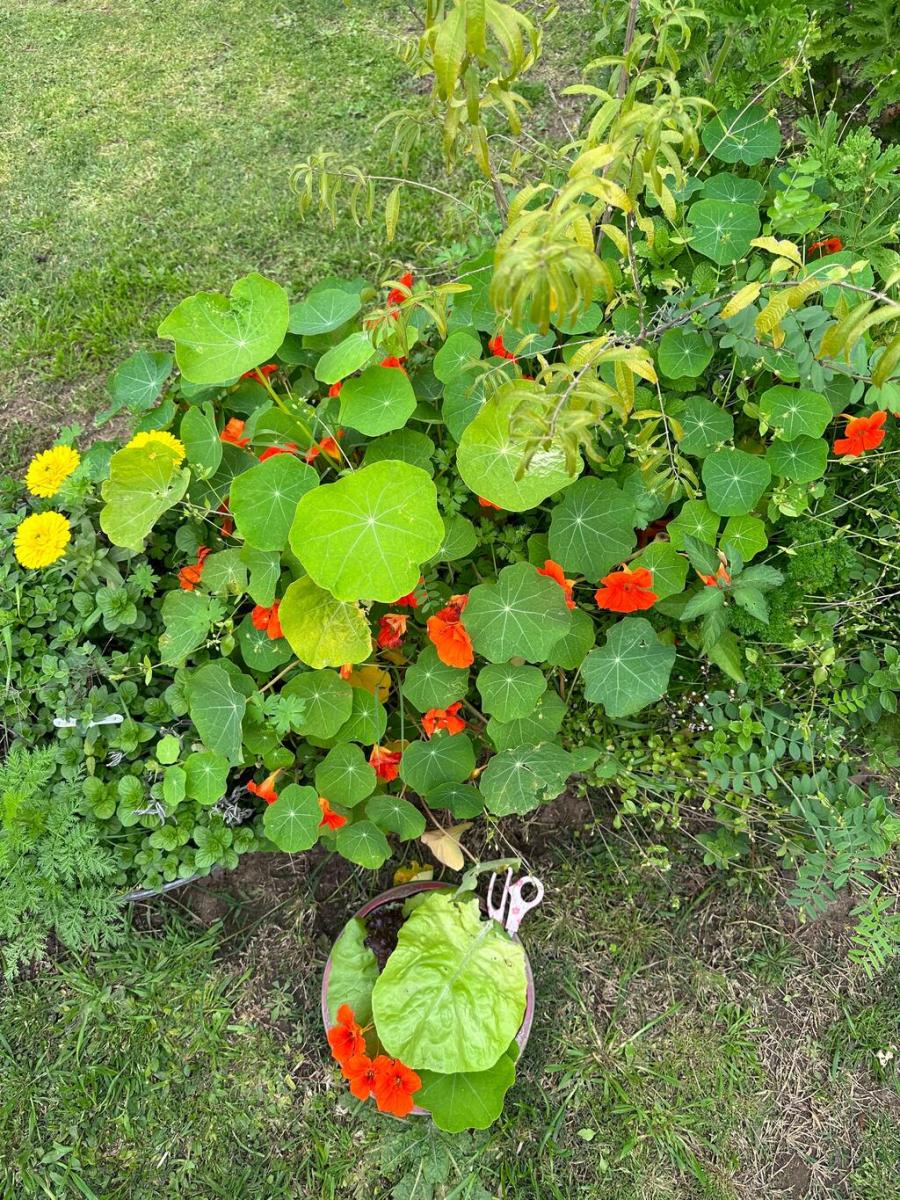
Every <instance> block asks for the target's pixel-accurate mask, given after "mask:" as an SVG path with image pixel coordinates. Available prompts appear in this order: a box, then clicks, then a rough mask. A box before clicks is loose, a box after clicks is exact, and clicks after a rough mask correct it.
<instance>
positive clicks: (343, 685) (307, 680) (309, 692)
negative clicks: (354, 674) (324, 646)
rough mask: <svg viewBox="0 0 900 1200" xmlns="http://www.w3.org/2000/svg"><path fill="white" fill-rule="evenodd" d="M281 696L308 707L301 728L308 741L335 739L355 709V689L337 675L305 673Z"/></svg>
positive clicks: (290, 680)
mask: <svg viewBox="0 0 900 1200" xmlns="http://www.w3.org/2000/svg"><path fill="white" fill-rule="evenodd" d="M279 611H280V610H279ZM281 694H282V695H283V696H296V697H297V698H298V699H300V700H303V701H304V703H305V704H306V708H305V710H304V712H303V721H302V724H301V725H300V726H299V732H300V733H301V734H303V736H304V737H315V738H330V737H334V735H335V734H336V733H337V731H338V730H339V729H340V727H341V726H342V725H343V724H344V722H345V721H346V720H347V718H348V717H349V716H350V711H351V709H352V708H353V689H352V688H351V686H350V684H349V683H348V682H347V680H346V679H341V677H340V675H338V673H337V672H336V671H303V672H302V673H301V674H299V675H294V676H292V677H291V679H289V680H288V682H287V683H286V684H285V685H284V687H283V688H282V689H281Z"/></svg>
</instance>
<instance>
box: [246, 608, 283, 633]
mask: <svg viewBox="0 0 900 1200" xmlns="http://www.w3.org/2000/svg"><path fill="white" fill-rule="evenodd" d="M279 604H280V601H279V600H276V601H275V603H274V604H273V605H272V606H271V607H270V608H266V607H265V606H264V605H262V604H257V606H256V608H254V610H253V612H252V613H251V614H250V620H251V621H252V622H253V628H254V629H264V630H265V631H266V634H267V636H268V637H270V638H271V639H272V640H273V641H274V640H275V639H276V638H280V637H284V633H283V632H282V629H281V621H280V620H279V617H278V605H279Z"/></svg>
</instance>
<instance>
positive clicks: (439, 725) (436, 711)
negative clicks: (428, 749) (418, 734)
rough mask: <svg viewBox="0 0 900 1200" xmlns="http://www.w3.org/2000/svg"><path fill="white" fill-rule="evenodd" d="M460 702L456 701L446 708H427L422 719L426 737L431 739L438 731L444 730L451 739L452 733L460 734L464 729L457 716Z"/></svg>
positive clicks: (460, 719)
mask: <svg viewBox="0 0 900 1200" xmlns="http://www.w3.org/2000/svg"><path fill="white" fill-rule="evenodd" d="M461 708H462V701H461V700H457V702H456V703H455V704H451V705H450V706H449V707H448V708H429V710H428V712H427V713H425V715H424V716H423V717H422V728H423V729H424V731H425V736H426V737H429V738H430V737H431V735H432V734H433V733H436V732H437V730H438V729H445V730H446V731H447V733H449V734H450V736H451V737H452V736H453V734H454V733H462V731H463V730H464V729H465V727H466V723H465V721H464V720H463V719H462V717H460V716H459V715H458V713H459V710H460V709H461Z"/></svg>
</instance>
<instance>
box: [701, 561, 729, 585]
mask: <svg viewBox="0 0 900 1200" xmlns="http://www.w3.org/2000/svg"><path fill="white" fill-rule="evenodd" d="M697 574H698V575H700V578H701V579H702V580H703V582H704V583H705V584H706V586H707V587H718V586H719V584H720V583H721V584H722V586H723V587H728V585H729V583H731V576H730V575H729V574H728V572H727V571H726V570H725V564H724V563H720V564H719V569H718V571H716V573H715V575H702V574H700V572H699V571H698V572H697Z"/></svg>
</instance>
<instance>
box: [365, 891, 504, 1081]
mask: <svg viewBox="0 0 900 1200" xmlns="http://www.w3.org/2000/svg"><path fill="white" fill-rule="evenodd" d="M526 990H527V987H526V978H525V951H524V950H523V949H522V946H521V944H520V943H519V942H515V941H513V940H512V938H510V937H509V935H508V934H507V933H506V932H505V930H503V929H502V928H501V927H500V925H499V924H498V923H497V922H496V921H488V922H484V921H482V919H481V915H480V913H479V911H478V904H477V902H473V901H472V900H463V901H457V902H454V901H452V900H451V899H450V896H449V895H448V894H447V893H446V892H431V893H430V894H429V896H428V898H427V899H426V900H424V901H423V902H422V903H421V904H420V905H419V906H418V907H417V908H416V909H415V910H414V911H413V912H412V914H411V915H410V917H409V918H408V919H407V921H406V922H405V923H404V924H403V925H402V927H401V929H400V934H399V937H398V939H397V946H396V949H395V950H394V951H393V953H392V954H391V956H390V958H389V959H388V961H387V965H386V966H385V968H384V970H383V971H382V972H381V974H380V975H379V977H378V979H377V980H376V982H375V987H374V989H373V991H372V1013H373V1016H374V1018H375V1025H376V1028H377V1029H378V1037H379V1039H380V1041H381V1044H382V1046H383V1047H384V1050H385V1053H386V1054H389V1055H391V1056H392V1057H394V1058H399V1059H400V1061H401V1062H403V1063H406V1065H407V1066H409V1067H411V1068H412V1069H413V1070H414V1071H422V1070H426V1071H435V1072H437V1073H439V1074H453V1073H455V1072H457V1071H487V1070H488V1069H489V1068H490V1067H492V1066H494V1064H495V1063H496V1062H497V1060H498V1059H499V1058H500V1056H501V1054H504V1053H505V1051H506V1049H507V1047H508V1046H509V1044H510V1042H512V1040H513V1038H514V1037H515V1036H516V1033H517V1032H518V1029H519V1026H520V1025H521V1024H522V1018H523V1017H524V1015H525V1001H526ZM486 1013H489V1014H490V1020H486V1019H485V1014H486Z"/></svg>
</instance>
